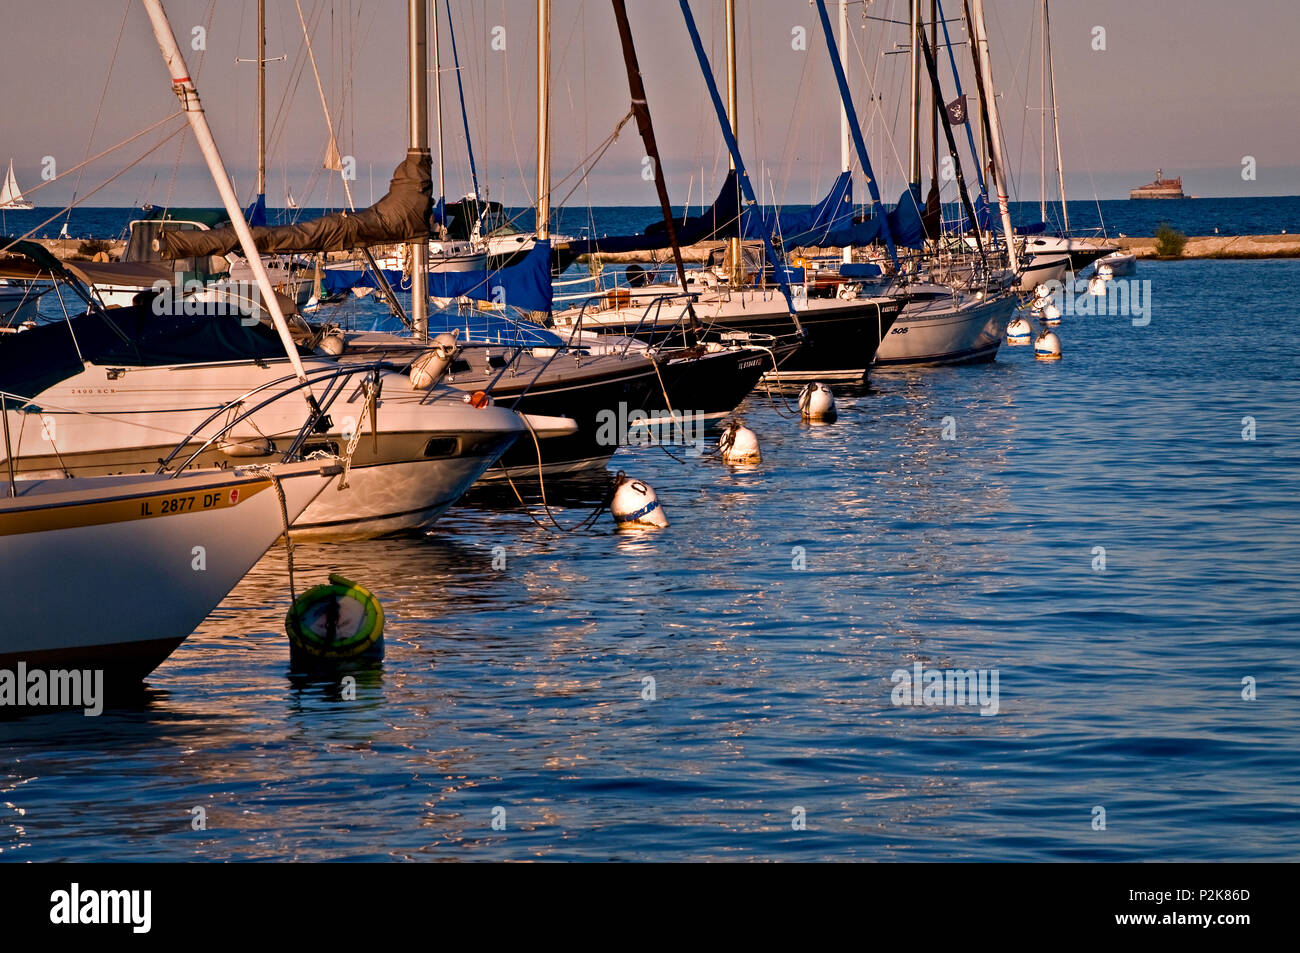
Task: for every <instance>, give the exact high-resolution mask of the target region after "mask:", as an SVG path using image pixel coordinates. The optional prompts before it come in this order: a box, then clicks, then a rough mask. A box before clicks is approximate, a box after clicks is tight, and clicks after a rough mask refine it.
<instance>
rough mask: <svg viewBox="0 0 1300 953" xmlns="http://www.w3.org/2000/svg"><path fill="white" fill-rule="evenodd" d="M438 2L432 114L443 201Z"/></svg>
mask: <svg viewBox="0 0 1300 953" xmlns="http://www.w3.org/2000/svg"><path fill="white" fill-rule="evenodd" d="M439 45H440V40H439V31H438V0H433V114H434V116H435V117H437V119H436V123H437V130H438V198H439V199H445V198H446V195H447V187H446V185H445V184H444V182H443V175H442V67H441V65H440V62H439V59H440V58H439V52H438V47H439Z"/></svg>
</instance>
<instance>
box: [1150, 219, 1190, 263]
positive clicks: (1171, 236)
mask: <svg viewBox="0 0 1300 953" xmlns="http://www.w3.org/2000/svg"><path fill="white" fill-rule="evenodd" d="M1186 244H1187V236H1186V235H1184V234H1183V233H1182V232H1180V231H1178V229H1176V228H1174V227H1173V226H1172V225H1170V224H1169V223H1168V222H1161V223H1160V227H1159V228H1157V229H1156V254H1157V255H1159V256H1160V257H1161V258H1181V257H1182V254H1183V247H1184V246H1185V245H1186Z"/></svg>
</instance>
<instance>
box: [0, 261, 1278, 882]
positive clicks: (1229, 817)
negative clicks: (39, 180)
mask: <svg viewBox="0 0 1300 953" xmlns="http://www.w3.org/2000/svg"><path fill="white" fill-rule="evenodd" d="M1137 277H1138V278H1139V279H1149V280H1150V281H1151V283H1152V285H1151V289H1152V296H1153V297H1152V300H1153V310H1152V315H1151V321H1150V324H1149V325H1147V326H1145V327H1135V326H1133V324H1132V323H1131V321H1130V320H1129V319H1127V318H1085V317H1073V318H1072V317H1068V316H1067V317H1066V319H1065V323H1064V324H1063V325H1062V327H1061V328H1060V334H1061V337H1062V340H1063V342H1064V354H1065V357H1064V360H1063V361H1061V362H1060V363H1059V364H1055V365H1050V364H1048V365H1045V364H1041V363H1036V362H1035V361H1034V360H1033V358H1032V356H1031V355H1030V354H1029V353H1027V352H1028V350H1029V349H1027V348H1016V349H1010V348H1003V350H1002V352H1001V353H1000V354H999V356H998V360H997V362H996V363H994V364H992V365H987V366H982V367H972V368H961V369H946V370H945V369H941V370H929V371H918V372H910V373H899V374H893V375H885V374H878V375H876V376H875V378H874V387H873V390H872V391H871V392H868V393H864V394H861V395H858V396H854V397H842V398H841V400H840V408H841V416H840V418H839V420H838V421H837V422H835V423H833V424H830V425H819V426H811V425H807V424H802V423H800V422H798V421H796V420H791V419H789V418H788V417H786V416H784V414H783V412H779V407H778V406H776V405H774V404H772V403H771V402H770V401H769V400H767V399H766V398H763V397H751V399H750V400H749V402H748V403H747V405H746V406H745V408H744V416H745V418H746V420H747V421H748V422H749V424H750V425H751V426H752V427H753V428H754V429H755V430H756V431H757V433H758V434H759V437H760V439H761V441H762V446H763V452H764V460H763V463H762V464H761V465H759V466H758V467H757V468H754V469H751V470H744V471H738V470H730V469H728V468H726V467H725V466H723V465H721V464H720V463H718V462H716V461H715V460H713V459H711V458H704V459H695V458H688V459H687V462H686V463H685V464H682V463H678V462H676V461H674V460H673V459H671V458H670V457H669V456H667V455H666V454H664V453H663V452H662V451H661V450H657V449H653V448H643V449H637V450H629V449H624V450H621V451H620V452H619V453H618V455H617V456H616V457H615V458H614V461H613V462H614V465H615V466H616V467H618V468H621V469H624V470H626V471H628V472H629V473H633V474H635V475H636V476H638V477H641V478H643V479H645V480H648V481H649V482H650V483H651V484H652V485H653V486H654V487H655V488H656V489H657V491H658V493H659V495H660V498H661V499H662V500H663V503H664V506H665V509H666V511H667V513H668V516H669V518H670V519H671V526H670V527H669V528H668V529H667V530H665V531H662V532H659V533H654V534H629V533H619V532H616V531H615V530H614V529H613V526H612V523H611V522H610V520H609V518H608V517H605V518H603V519H602V520H601V521H600V522H599V523H598V524H597V525H596V527H595V528H594V529H593V530H590V531H586V532H581V533H573V534H567V535H565V534H558V533H554V532H547V531H545V530H543V529H540V528H538V527H537V526H536V525H534V523H532V522H531V521H530V520H529V519H528V517H527V516H525V515H523V514H521V513H520V512H518V511H517V510H515V511H502V510H498V509H494V508H491V507H489V506H486V505H483V504H478V505H473V506H460V507H458V508H456V509H455V510H453V511H452V513H451V515H449V516H448V517H447V518H446V519H444V520H443V521H442V523H441V524H440V526H439V528H438V530H437V531H436V532H435V533H434V534H432V535H431V536H429V537H427V538H419V539H407V540H397V541H384V542H369V543H354V544H336V545H329V546H318V547H311V548H309V547H300V548H299V549H298V561H297V568H298V580H299V585H300V586H302V585H304V584H305V582H306V581H312V580H321V581H323V577H324V574H325V573H326V571H327V570H337V571H341V572H344V573H346V574H349V575H351V576H353V577H354V578H356V579H358V580H359V581H361V582H363V583H364V584H366V585H369V586H370V587H372V588H373V589H374V590H375V591H376V592H377V593H378V595H379V596H380V597H381V599H382V600H383V602H384V604H385V606H386V609H387V612H388V618H389V623H388V630H387V641H388V657H387V661H386V662H385V663H384V665H383V668H382V670H381V671H379V672H378V673H376V674H375V675H374V676H373V677H371V678H369V679H362V680H361V683H360V684H359V686H358V689H357V697H356V699H355V700H354V701H345V700H341V699H340V698H339V697H338V692H337V691H336V690H334V689H331V688H328V687H322V686H315V687H309V688H306V689H297V688H295V687H293V686H292V685H291V684H290V682H289V681H288V679H287V678H286V671H287V661H288V652H287V645H286V639H285V636H284V632H283V616H284V611H285V608H286V605H287V580H286V575H285V557H284V554H283V551H277V552H273V553H272V554H270V555H268V556H267V557H266V558H265V559H264V560H263V561H262V562H261V564H260V565H259V566H258V567H257V568H256V569H255V570H254V571H253V572H252V573H251V574H250V575H249V576H248V577H247V578H246V579H245V580H244V581H243V583H242V584H241V585H240V586H239V587H238V588H237V589H236V590H235V592H234V593H233V594H232V595H231V596H230V597H229V598H228V599H227V600H226V602H225V603H224V605H223V606H222V607H221V608H220V609H219V610H217V611H216V612H215V613H214V614H213V615H212V617H211V618H209V619H208V621H207V622H206V623H205V624H204V625H203V626H202V628H201V629H200V630H199V631H198V632H197V633H196V634H195V635H194V636H193V637H192V638H191V639H189V641H188V642H186V643H185V644H184V645H182V646H181V648H180V649H179V650H178V651H177V653H176V654H175V655H174V656H173V657H172V658H171V659H170V660H169V661H168V662H166V663H165V664H164V665H163V666H162V667H161V668H160V669H159V670H158V671H157V672H156V673H155V674H154V675H153V676H152V677H151V678H150V680H149V685H150V694H149V697H148V700H147V702H145V703H144V704H142V705H141V706H139V707H138V709H136V710H128V711H115V712H106V713H105V714H103V715H102V716H100V717H99V718H85V717H82V716H80V715H76V714H74V715H62V714H57V715H45V716H38V717H30V718H25V719H21V720H19V721H9V722H0V858H3V859H5V860H17V861H22V860H56V859H87V860H164V859H167V860H173V859H190V858H195V859H207V860H238V859H256V858H268V859H269V858H278V859H286V858H296V859H303V860H319V859H336V858H346V859H354V860H386V859H449V858H455V859H532V858H546V859H586V860H605V859H613V858H618V859H654V860H679V859H789V860H808V859H819V858H855V859H881V860H896V859H915V860H936V859H941V860H942V859H972V860H1044V859H1091V860H1242V859H1252V860H1253V859H1263V858H1268V859H1276V860H1295V859H1296V858H1297V857H1300V811H1297V809H1296V807H1297V803H1298V802H1300V745H1297V738H1298V737H1300V665H1298V664H1297V658H1300V570H1298V569H1297V566H1300V532H1297V518H1298V517H1300V502H1297V499H1298V497H1297V490H1298V489H1300V443H1298V437H1300V389H1298V388H1297V383H1296V370H1295V369H1296V361H1297V357H1298V356H1300V355H1298V353H1297V352H1298V351H1300V345H1298V344H1297V340H1300V338H1298V337H1297V328H1296V321H1297V309H1296V307H1295V305H1294V303H1293V302H1294V295H1293V289H1294V287H1295V286H1296V285H1297V283H1300V261H1249V262H1212V261H1211V262H1206V261H1201V262H1180V263H1163V262H1143V263H1141V264H1140V266H1139V272H1138V276H1137ZM1247 417H1250V418H1253V422H1254V425H1255V432H1254V439H1253V440H1247V439H1243V428H1245V427H1247V426H1248V423H1249V422H1244V419H1245V418H1247ZM945 418H951V420H950V421H947V422H945ZM945 423H946V424H947V427H948V431H949V433H950V435H951V436H952V437H953V439H944V429H945ZM584 513H585V508H583V507H581V506H572V507H567V508H564V507H562V508H560V509H558V510H557V511H556V517H557V519H559V521H560V522H561V523H563V524H565V525H573V524H575V523H577V522H578V520H579V519H581V517H582V516H583V514H584ZM496 547H503V550H499V551H498V554H500V553H501V552H502V551H503V552H504V554H505V557H506V564H505V567H504V568H502V569H494V568H493V551H494V549H495V548H496ZM796 547H800V548H801V552H800V550H798V549H796ZM1096 547H1104V549H1105V568H1104V569H1097V568H1095V567H1096V566H1097V550H1096ZM800 556H802V565H803V566H804V568H802V569H799V568H795V567H796V565H797V564H798V561H799V557H800ZM498 565H499V562H498ZM50 571H56V569H55V568H54V567H50ZM918 662H919V663H921V665H922V666H923V668H924V669H925V670H934V669H962V670H972V669H974V670H986V671H988V672H989V673H990V674H991V672H992V671H993V670H996V671H997V673H998V677H999V683H998V684H999V698H998V710H997V713H996V714H993V715H989V716H982V715H981V714H979V710H978V709H976V708H972V707H953V706H933V707H926V706H920V707H909V706H900V705H895V704H894V703H893V702H894V699H893V697H891V696H892V695H893V694H894V692H893V690H894V688H895V687H896V684H895V681H894V680H893V679H892V677H891V676H892V675H893V673H895V672H896V671H897V670H899V669H903V670H908V671H911V670H912V666H913V665H914V664H915V663H918ZM647 678H653V679H654V698H653V700H650V699H648V698H646V697H645V694H646V693H647V686H648V684H649V683H647V682H646V681H645V679H647ZM1244 679H1253V680H1254V684H1255V696H1254V698H1253V700H1248V699H1246V698H1243V680H1244ZM198 806H201V807H204V808H205V809H206V812H207V830H206V831H194V830H192V829H191V814H190V811H191V808H193V807H198ZM1098 809H1102V810H1104V812H1105V813H1104V818H1105V828H1104V829H1098V828H1097V827H1096V826H1095V825H1096V824H1097V821H1098V819H1100V818H1101V816H1102V815H1101V814H1100V813H1099V812H1098ZM494 817H495V818H497V819H499V823H501V822H503V823H504V829H494V828H493V820H494ZM800 817H803V818H804V827H803V829H796V827H798V824H796V823H793V822H795V821H797V820H798V819H799V818H800Z"/></svg>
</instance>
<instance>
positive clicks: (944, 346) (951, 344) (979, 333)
mask: <svg viewBox="0 0 1300 953" xmlns="http://www.w3.org/2000/svg"><path fill="white" fill-rule="evenodd" d="M1015 309H1016V299H1015V297H1014V296H1011V295H1000V296H996V297H989V298H981V299H976V298H974V297H972V296H970V295H961V296H959V297H956V298H954V297H953V296H952V295H943V296H941V297H936V298H932V299H928V300H921V301H914V302H910V303H909V304H907V305H905V306H904V307H903V311H902V313H901V314H900V315H899V316H898V318H897V319H896V320H895V321H894V324H893V327H891V328H890V329H889V333H888V334H886V335H885V338H884V340H883V341H881V342H880V347H879V348H878V349H877V350H876V367H878V368H885V367H905V366H923V365H937V364H970V363H977V362H980V361H991V360H993V358H994V357H995V356H996V355H997V352H998V346H999V345H1000V344H1001V343H1002V338H1003V336H1004V335H1005V334H1006V328H1007V322H1008V321H1009V320H1010V319H1011V315H1012V313H1013V312H1014V311H1015Z"/></svg>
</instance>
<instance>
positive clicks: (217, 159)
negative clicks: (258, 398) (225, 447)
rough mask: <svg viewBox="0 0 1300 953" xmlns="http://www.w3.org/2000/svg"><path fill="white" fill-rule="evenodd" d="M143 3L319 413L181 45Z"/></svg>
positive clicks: (158, 0) (148, 0)
mask: <svg viewBox="0 0 1300 953" xmlns="http://www.w3.org/2000/svg"><path fill="white" fill-rule="evenodd" d="M143 2H144V8H145V10H146V11H147V12H148V14H149V20H150V22H151V24H152V25H153V34H154V38H155V39H156V40H157V41H158V48H159V49H160V50H161V51H162V56H163V61H164V62H165V63H166V64H167V69H168V72H170V74H171V78H172V91H173V92H174V93H175V94H176V96H177V98H178V99H180V101H181V110H182V111H183V112H184V113H185V118H186V119H187V120H188V121H189V124H190V129H191V130H193V132H194V138H195V139H196V140H198V144H199V150H200V151H201V152H202V153H203V158H204V160H205V161H206V162H207V164H208V171H209V172H211V173H212V181H213V182H214V183H215V184H216V186H217V191H218V192H220V193H221V204H222V205H224V206H225V209H226V214H227V215H228V216H230V224H231V226H233V228H234V229H235V234H236V235H238V236H239V244H240V247H241V248H243V251H244V257H245V258H247V259H248V265H249V267H250V268H251V269H252V271H253V277H254V278H255V279H256V281H257V287H258V290H259V291H260V292H261V293H262V304H263V306H264V307H265V308H266V310H267V311H268V312H270V315H271V322H272V323H273V324H274V325H275V330H276V331H277V332H278V333H279V335H280V343H281V344H283V345H284V351H285V354H286V355H288V358H289V363H290V364H291V365H292V366H293V371H294V373H295V374H296V375H297V377H298V381H299V382H300V383H302V384H303V385H304V387H303V392H304V394H305V396H306V398H307V403H308V405H309V406H310V407H311V408H312V411H313V412H314V413H319V412H320V410H319V407H318V406H317V404H316V399H315V397H314V396H313V395H312V392H311V387H310V386H307V372H306V370H304V368H303V366H302V361H301V359H299V357H298V347H297V345H296V344H294V342H293V337H292V336H291V335H290V334H289V325H288V324H286V323H285V320H284V312H283V311H282V310H281V309H280V301H279V299H278V298H276V295H275V289H274V288H273V287H271V279H270V277H269V276H268V275H267V273H266V266H265V265H264V264H263V263H262V255H261V253H260V252H259V251H258V250H257V243H256V242H255V241H253V233H252V232H251V231H249V228H248V222H247V221H246V220H245V218H244V210H243V209H242V208H240V207H239V199H238V198H236V197H235V187H234V186H233V185H232V184H231V182H230V176H229V175H227V174H226V167H225V166H224V165H222V162H221V154H220V153H219V152H218V151H217V143H216V141H215V140H214V139H213V138H212V130H211V128H209V126H208V117H207V115H206V114H205V113H204V112H203V105H202V103H200V102H199V93H198V90H197V89H195V88H194V81H193V80H192V79H190V76H189V67H187V66H186V65H185V57H184V56H182V55H181V50H180V47H179V46H177V44H176V36H175V34H174V33H172V27H171V23H170V22H168V20H167V13H166V11H164V10H163V8H162V0H143Z"/></svg>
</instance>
